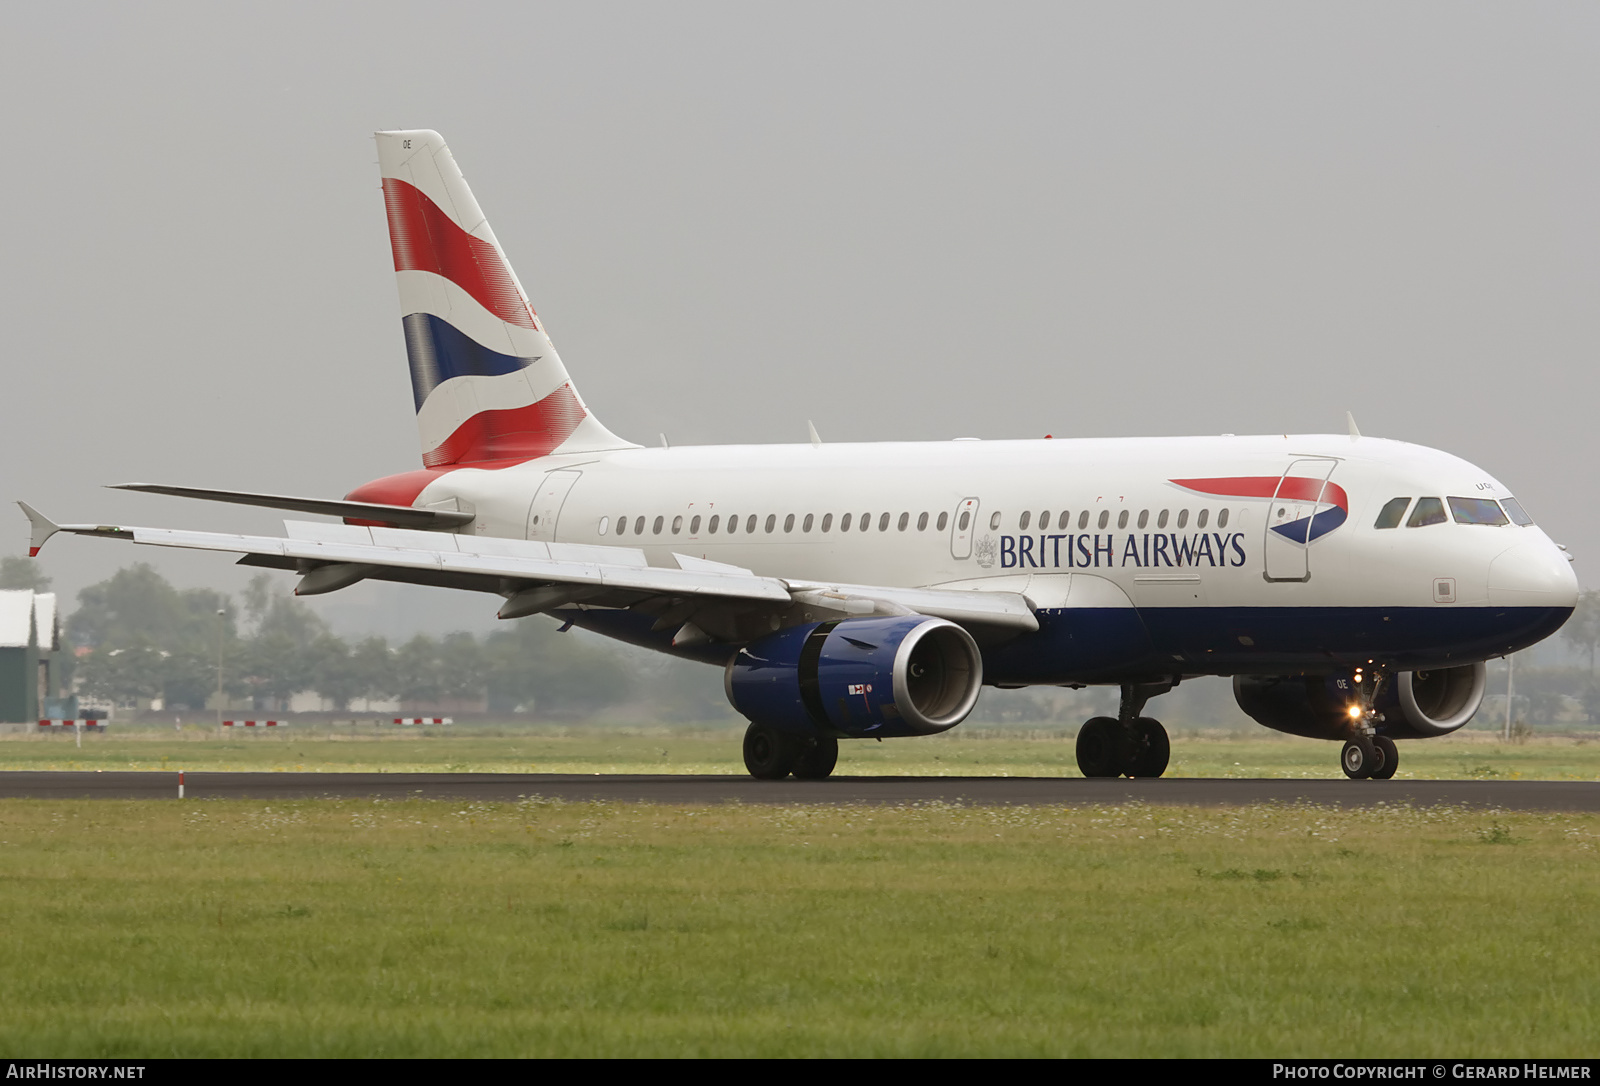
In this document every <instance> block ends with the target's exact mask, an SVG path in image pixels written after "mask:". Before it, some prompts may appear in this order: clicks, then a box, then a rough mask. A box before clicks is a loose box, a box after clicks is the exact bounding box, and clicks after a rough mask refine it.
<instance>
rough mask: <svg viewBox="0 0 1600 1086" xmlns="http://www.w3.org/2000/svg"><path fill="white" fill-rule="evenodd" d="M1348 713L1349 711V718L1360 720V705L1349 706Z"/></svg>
mask: <svg viewBox="0 0 1600 1086" xmlns="http://www.w3.org/2000/svg"><path fill="white" fill-rule="evenodd" d="M1349 713H1350V719H1351V720H1360V719H1361V706H1359V705H1352V706H1350V709H1349Z"/></svg>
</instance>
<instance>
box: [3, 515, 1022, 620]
mask: <svg viewBox="0 0 1600 1086" xmlns="http://www.w3.org/2000/svg"><path fill="white" fill-rule="evenodd" d="M17 504H18V505H20V506H22V509H23V512H25V513H26V514H27V515H28V519H29V521H30V522H31V524H32V526H33V534H32V539H31V541H30V553H33V554H37V553H38V550H39V548H40V547H41V546H43V545H44V542H45V540H47V539H49V538H50V536H52V535H54V534H55V533H57V532H67V533H70V534H73V535H86V536H96V537H100V538H110V539H121V540H128V541H131V542H134V543H139V544H144V545H147V546H155V547H181V548H186V549H190V550H209V551H223V552H226V553H232V554H239V555H242V556H243V557H241V558H240V559H239V561H240V563H241V564H243V565H250V566H264V567H267V568H272V569H286V570H293V571H295V572H298V573H299V574H300V575H301V576H300V583H299V585H298V586H297V587H296V589H295V593H296V595H315V594H317V593H321V592H331V591H334V590H335V589H339V588H344V587H347V586H348V585H352V584H355V583H356V582H357V581H361V580H368V579H371V580H384V581H399V582H404V583H407V584H422V585H432V586H436V587H441V588H457V589H464V590H467V591H477V592H492V593H495V594H496V595H499V596H501V597H504V598H505V603H504V604H503V605H502V606H501V608H500V611H499V614H500V617H501V618H520V617H521V616H523V615H530V614H535V613H538V612H542V611H554V610H558V609H561V608H566V607H574V606H579V607H611V608H627V609H630V610H635V611H640V612H642V613H645V614H653V615H656V616H657V620H656V625H655V628H656V629H658V630H663V629H668V628H675V629H678V631H679V635H680V636H681V637H682V638H684V639H685V640H686V641H687V640H711V641H726V642H742V641H747V640H750V639H752V638H754V637H757V636H760V635H761V634H763V633H766V632H769V631H770V630H773V629H777V628H778V626H780V625H787V624H790V623H793V622H801V621H808V620H809V621H822V620H826V619H833V618H852V617H864V616H868V615H883V614H891V615H894V614H925V615H929V616H931V617H935V618H945V619H949V620H950V621H952V622H955V623H957V624H958V625H962V626H966V627H969V628H971V629H973V631H974V632H975V633H976V632H983V633H986V634H989V635H991V636H992V635H995V634H1003V633H1023V632H1031V631H1034V630H1037V629H1038V628H1039V623H1038V619H1037V618H1035V617H1034V614H1033V608H1032V606H1031V604H1030V603H1029V601H1028V600H1027V598H1026V597H1024V596H1022V595H1020V594H1018V593H1014V592H979V591H961V590H950V589H930V588H894V587H887V586H873V585H844V584H839V585H835V584H823V583H818V582H815V581H800V580H785V579H782V578H778V577H766V576H761V575H759V574H756V573H754V572H752V571H751V570H748V569H744V568H742V567H739V566H733V565H728V564H725V563H722V562H712V561H708V560H706V559H703V558H694V557H691V556H689V555H681V554H674V555H673V556H672V558H673V561H674V563H675V568H674V567H664V566H652V565H651V564H650V563H649V560H648V559H647V557H646V556H645V553H644V551H642V550H639V549H637V548H633V547H615V546H592V545H586V544H576V543H540V542H535V541H532V540H523V539H501V538H497V537H492V536H473V535H456V534H451V533H445V532H438V531H419V530H414V529H406V528H382V527H362V526H358V525H351V524H312V523H305V522H300V521H285V522H284V527H285V529H286V532H287V534H286V535H285V536H282V537H278V536H251V535H234V534H231V533H222V532H191V531H182V530H177V529H170V528H140V527H122V526H118V525H108V524H55V523H53V522H52V521H50V520H49V519H48V518H46V517H44V516H43V515H42V514H40V513H39V512H38V511H37V510H35V509H33V508H32V507H31V506H29V505H27V504H26V503H24V502H18V503H17ZM674 643H675V644H676V643H678V642H677V641H676V640H675V642H674Z"/></svg>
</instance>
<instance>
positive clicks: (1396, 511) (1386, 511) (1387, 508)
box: [1372, 498, 1411, 528]
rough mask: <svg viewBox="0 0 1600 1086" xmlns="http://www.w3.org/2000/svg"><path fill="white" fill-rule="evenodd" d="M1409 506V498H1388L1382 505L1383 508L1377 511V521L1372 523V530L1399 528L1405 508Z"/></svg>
mask: <svg viewBox="0 0 1600 1086" xmlns="http://www.w3.org/2000/svg"><path fill="white" fill-rule="evenodd" d="M1410 504H1411V499H1410V498H1390V499H1389V500H1388V501H1386V502H1384V503H1383V508H1382V509H1380V510H1378V519H1377V520H1375V521H1373V522H1372V526H1373V527H1374V528H1398V527H1400V520H1401V518H1403V517H1404V516H1405V515H1406V506H1408V505H1410Z"/></svg>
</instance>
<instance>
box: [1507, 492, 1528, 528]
mask: <svg viewBox="0 0 1600 1086" xmlns="http://www.w3.org/2000/svg"><path fill="white" fill-rule="evenodd" d="M1500 504H1501V505H1503V506H1505V507H1506V512H1507V513H1509V514H1510V515H1511V523H1512V524H1515V525H1516V526H1517V527H1519V528H1525V527H1527V526H1528V525H1530V524H1532V523H1533V518H1532V517H1530V516H1529V515H1528V514H1527V513H1526V512H1524V511H1523V508H1522V503H1521V502H1519V501H1517V499H1515V498H1502V499H1501V500H1500Z"/></svg>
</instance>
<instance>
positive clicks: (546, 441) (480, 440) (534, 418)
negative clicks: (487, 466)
mask: <svg viewBox="0 0 1600 1086" xmlns="http://www.w3.org/2000/svg"><path fill="white" fill-rule="evenodd" d="M587 414H588V412H586V411H585V410H584V409H583V405H582V404H581V403H579V402H578V396H577V393H575V392H573V391H572V386H571V385H570V384H565V385H562V386H561V387H560V388H558V389H556V390H555V391H554V392H552V393H550V395H548V396H546V397H545V398H544V399H542V400H539V401H538V402H536V403H531V404H529V405H528V406H526V407H514V408H510V409H508V410H504V411H479V412H478V413H477V414H476V415H473V416H472V417H471V418H469V419H467V421H466V422H463V423H462V424H461V425H460V426H459V427H458V428H457V429H456V431H455V433H453V434H451V435H450V436H449V437H447V438H445V439H444V440H443V441H441V442H440V443H439V444H438V446H436V447H435V448H434V449H432V450H430V451H429V452H426V453H423V454H422V462H423V463H424V464H426V465H428V467H430V468H442V467H447V466H449V465H452V464H472V463H477V462H479V461H484V460H533V459H535V458H536V457H540V456H548V455H550V453H551V452H553V451H554V450H555V448H556V446H558V445H560V444H561V443H562V442H563V441H565V440H567V438H569V437H571V436H572V431H574V430H576V429H577V428H578V424H579V423H580V422H582V421H583V419H584V416H585V415H587Z"/></svg>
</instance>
